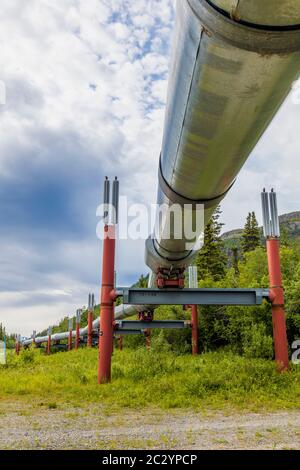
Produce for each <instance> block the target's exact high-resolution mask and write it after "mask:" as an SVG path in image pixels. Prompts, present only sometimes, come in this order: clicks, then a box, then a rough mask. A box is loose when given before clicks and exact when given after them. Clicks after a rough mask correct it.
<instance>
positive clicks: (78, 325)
mask: <svg viewBox="0 0 300 470" xmlns="http://www.w3.org/2000/svg"><path fill="white" fill-rule="evenodd" d="M80 322H81V310H80V309H78V310H77V312H76V335H75V349H78V347H79V340H80Z"/></svg>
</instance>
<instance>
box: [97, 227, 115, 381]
mask: <svg viewBox="0 0 300 470" xmlns="http://www.w3.org/2000/svg"><path fill="white" fill-rule="evenodd" d="M114 279H115V227H114V226H113V225H105V226H104V240H103V260H102V287H101V307H100V333H99V335H100V338H99V370H98V383H99V384H101V383H106V382H110V379H111V356H112V344H113V333H114V329H113V322H114V299H113V297H112V293H113V290H114Z"/></svg>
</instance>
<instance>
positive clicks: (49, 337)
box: [46, 335, 51, 356]
mask: <svg viewBox="0 0 300 470" xmlns="http://www.w3.org/2000/svg"><path fill="white" fill-rule="evenodd" d="M46 354H47V356H49V355H50V354H51V335H48V341H47V348H46Z"/></svg>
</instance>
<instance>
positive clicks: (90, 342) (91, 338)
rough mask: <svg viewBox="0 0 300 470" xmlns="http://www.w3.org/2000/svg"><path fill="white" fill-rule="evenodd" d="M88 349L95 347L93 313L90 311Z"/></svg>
mask: <svg viewBox="0 0 300 470" xmlns="http://www.w3.org/2000/svg"><path fill="white" fill-rule="evenodd" d="M87 345H88V348H91V347H92V345H93V312H92V311H91V310H89V312H88V342H87Z"/></svg>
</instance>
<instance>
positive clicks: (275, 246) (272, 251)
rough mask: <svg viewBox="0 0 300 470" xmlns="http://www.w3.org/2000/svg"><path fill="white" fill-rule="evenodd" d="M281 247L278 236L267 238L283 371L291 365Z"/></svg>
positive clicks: (276, 342) (278, 358)
mask: <svg viewBox="0 0 300 470" xmlns="http://www.w3.org/2000/svg"><path fill="white" fill-rule="evenodd" d="M279 248H280V242H279V239H278V238H269V239H267V254H268V266H269V278H270V300H271V302H272V318H273V337H274V348H275V360H276V362H277V367H278V370H279V371H280V372H282V371H284V370H287V369H288V367H289V357H288V342H287V334H286V319H285V310H284V290H283V287H282V275H281V267H280V249H279Z"/></svg>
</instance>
